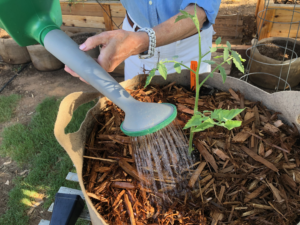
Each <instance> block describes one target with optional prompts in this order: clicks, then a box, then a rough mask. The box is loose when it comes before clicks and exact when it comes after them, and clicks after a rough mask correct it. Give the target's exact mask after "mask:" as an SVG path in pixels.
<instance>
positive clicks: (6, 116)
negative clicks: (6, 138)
mask: <svg viewBox="0 0 300 225" xmlns="http://www.w3.org/2000/svg"><path fill="white" fill-rule="evenodd" d="M20 98H21V96H20V95H16V94H13V95H9V96H0V123H3V122H7V121H9V120H10V119H11V116H12V114H13V111H14V109H15V107H16V106H17V104H18V101H19V100H20Z"/></svg>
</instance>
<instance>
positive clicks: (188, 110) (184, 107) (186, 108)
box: [177, 104, 194, 115]
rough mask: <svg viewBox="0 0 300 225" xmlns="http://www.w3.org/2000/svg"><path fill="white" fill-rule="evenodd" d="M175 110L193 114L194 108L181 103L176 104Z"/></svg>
mask: <svg viewBox="0 0 300 225" xmlns="http://www.w3.org/2000/svg"><path fill="white" fill-rule="evenodd" d="M177 110H178V111H179V112H184V113H187V114H190V115H194V110H192V109H190V108H188V107H186V106H184V105H182V104H177Z"/></svg>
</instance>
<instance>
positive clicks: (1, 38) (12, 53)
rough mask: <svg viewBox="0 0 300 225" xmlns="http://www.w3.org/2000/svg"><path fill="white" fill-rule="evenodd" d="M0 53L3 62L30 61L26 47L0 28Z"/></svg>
mask: <svg viewBox="0 0 300 225" xmlns="http://www.w3.org/2000/svg"><path fill="white" fill-rule="evenodd" d="M0 55H1V57H2V59H3V61H4V62H6V63H9V64H22V63H28V62H30V61H31V59H30V56H29V54H28V51H27V48H26V47H20V46H19V45H18V44H17V42H15V41H14V39H12V38H11V37H10V36H9V34H8V33H6V32H5V31H4V30H2V29H0Z"/></svg>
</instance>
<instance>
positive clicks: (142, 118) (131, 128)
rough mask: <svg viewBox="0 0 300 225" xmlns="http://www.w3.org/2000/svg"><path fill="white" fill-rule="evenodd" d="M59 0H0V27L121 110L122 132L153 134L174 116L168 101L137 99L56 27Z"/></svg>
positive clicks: (59, 18)
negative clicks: (39, 48) (50, 56)
mask: <svg viewBox="0 0 300 225" xmlns="http://www.w3.org/2000/svg"><path fill="white" fill-rule="evenodd" d="M61 24H62V15H61V8H60V2H59V0H0V27H1V28H3V29H4V30H6V32H7V33H9V35H10V36H11V37H12V38H13V39H14V40H15V41H16V42H17V43H18V44H19V45H20V46H28V45H33V44H37V43H40V44H42V45H43V46H45V48H46V49H47V50H48V51H49V52H50V53H51V54H53V55H54V56H55V57H56V58H58V59H59V60H60V61H61V62H63V63H64V64H66V65H67V66H68V67H70V68H71V69H72V70H73V71H75V72H76V73H77V74H78V75H79V76H81V77H82V78H83V79H85V80H86V81H87V82H89V83H90V84H91V85H92V86H93V87H94V88H96V89H97V90H98V91H99V92H101V93H102V94H103V95H105V96H106V97H108V98H109V99H110V100H111V101H112V102H114V103H115V104H116V105H117V106H118V107H120V108H121V109H122V110H123V111H124V112H125V119H124V122H123V123H122V125H121V129H122V131H123V132H124V133H125V134H127V135H129V136H143V135H147V134H151V133H154V132H156V131H158V130H160V129H162V128H164V127H165V126H167V125H168V124H170V123H171V122H172V121H173V120H174V119H175V118H176V115H177V110H176V107H175V106H174V105H172V104H158V103H144V102H139V101H137V100H135V99H134V98H132V97H131V95H130V94H129V93H128V92H127V91H126V90H125V89H124V88H123V87H122V86H121V85H120V84H119V83H118V82H117V81H116V80H115V79H114V78H113V77H111V76H110V75H109V74H108V73H107V72H106V71H105V70H104V69H103V68H102V67H101V66H100V65H99V64H98V63H97V62H95V60H94V59H92V58H91V57H90V56H88V55H87V54H86V53H85V52H83V51H81V50H80V49H79V47H78V45H77V44H76V43H75V42H74V41H73V40H72V39H71V38H70V37H69V36H68V35H66V34H65V33H64V32H63V31H61V30H60V26H61Z"/></svg>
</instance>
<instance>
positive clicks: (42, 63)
mask: <svg viewBox="0 0 300 225" xmlns="http://www.w3.org/2000/svg"><path fill="white" fill-rule="evenodd" d="M27 49H28V52H29V55H30V58H31V60H32V63H33V65H34V67H35V68H36V69H37V70H39V71H53V70H58V69H61V68H62V67H63V66H64V64H63V63H62V62H61V61H59V60H58V59H57V58H55V57H54V56H53V55H52V54H51V53H50V52H48V51H47V50H46V49H45V47H44V46H42V45H30V46H27Z"/></svg>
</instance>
